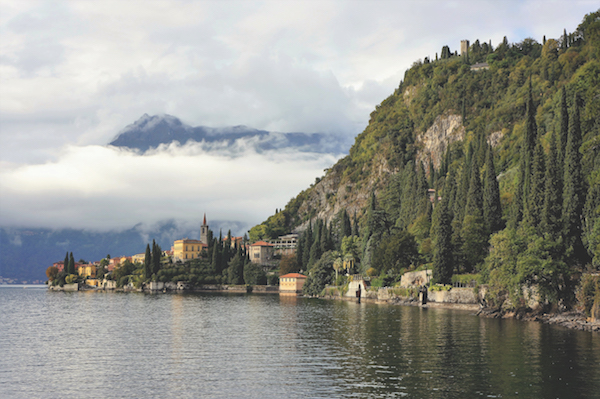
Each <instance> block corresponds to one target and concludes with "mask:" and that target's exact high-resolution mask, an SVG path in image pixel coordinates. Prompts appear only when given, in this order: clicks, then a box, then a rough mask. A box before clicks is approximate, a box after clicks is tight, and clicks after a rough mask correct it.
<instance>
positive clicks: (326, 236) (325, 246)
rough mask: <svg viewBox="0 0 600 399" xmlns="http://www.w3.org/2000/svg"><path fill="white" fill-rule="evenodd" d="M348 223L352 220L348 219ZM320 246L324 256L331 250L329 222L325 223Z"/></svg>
mask: <svg viewBox="0 0 600 399" xmlns="http://www.w3.org/2000/svg"><path fill="white" fill-rule="evenodd" d="M348 222H350V219H348ZM319 246H320V250H321V251H320V252H321V254H324V253H325V252H327V250H328V249H329V229H328V228H327V222H323V228H322V229H321V237H320V242H319Z"/></svg>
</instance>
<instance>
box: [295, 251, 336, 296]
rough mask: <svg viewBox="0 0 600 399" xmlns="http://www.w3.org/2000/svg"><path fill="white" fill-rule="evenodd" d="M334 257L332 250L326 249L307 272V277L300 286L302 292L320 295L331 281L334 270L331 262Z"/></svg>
mask: <svg viewBox="0 0 600 399" xmlns="http://www.w3.org/2000/svg"><path fill="white" fill-rule="evenodd" d="M334 261H335V258H334V256H333V251H328V252H326V253H324V254H323V256H322V257H321V259H319V260H318V261H317V262H316V263H315V264H314V265H313V267H312V268H311V269H310V271H309V272H308V278H307V279H306V282H305V283H304V286H303V287H302V292H303V294H305V295H320V294H321V292H322V291H323V289H324V288H325V286H326V285H327V284H331V283H332V282H333V278H334V276H335V272H334V270H333V263H334Z"/></svg>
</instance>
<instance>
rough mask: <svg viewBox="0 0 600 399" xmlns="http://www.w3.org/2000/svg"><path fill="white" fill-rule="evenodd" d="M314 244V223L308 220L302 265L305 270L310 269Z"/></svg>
mask: <svg viewBox="0 0 600 399" xmlns="http://www.w3.org/2000/svg"><path fill="white" fill-rule="evenodd" d="M312 244H313V234H312V223H311V222H310V221H309V222H308V228H307V229H306V231H305V232H304V249H303V250H304V253H303V254H302V265H303V267H304V268H305V270H308V265H309V262H310V249H311V248H312Z"/></svg>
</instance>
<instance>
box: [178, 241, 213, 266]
mask: <svg viewBox="0 0 600 399" xmlns="http://www.w3.org/2000/svg"><path fill="white" fill-rule="evenodd" d="M203 249H205V250H206V249H208V245H206V244H205V243H203V242H202V241H200V240H190V239H187V238H184V239H183V240H177V241H175V242H174V243H173V260H174V261H182V262H187V261H188V260H191V259H198V258H200V257H201V256H202V250H203Z"/></svg>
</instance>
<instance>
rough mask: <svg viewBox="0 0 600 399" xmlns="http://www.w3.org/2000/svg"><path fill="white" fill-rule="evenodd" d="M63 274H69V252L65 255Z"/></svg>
mask: <svg viewBox="0 0 600 399" xmlns="http://www.w3.org/2000/svg"><path fill="white" fill-rule="evenodd" d="M63 272H65V273H67V274H68V273H69V251H67V253H66V254H65V260H64V261H63Z"/></svg>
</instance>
